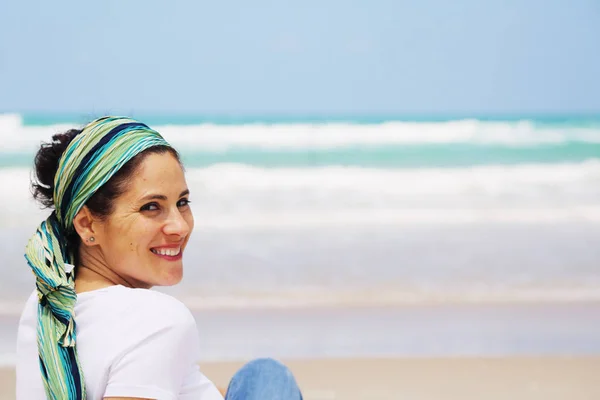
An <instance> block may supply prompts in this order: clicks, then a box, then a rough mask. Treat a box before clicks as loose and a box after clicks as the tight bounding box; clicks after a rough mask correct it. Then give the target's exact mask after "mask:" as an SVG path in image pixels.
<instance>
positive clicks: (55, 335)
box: [25, 117, 170, 400]
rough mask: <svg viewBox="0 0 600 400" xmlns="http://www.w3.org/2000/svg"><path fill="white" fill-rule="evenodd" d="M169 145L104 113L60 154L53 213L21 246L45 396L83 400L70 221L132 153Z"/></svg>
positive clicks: (138, 125) (132, 123)
mask: <svg viewBox="0 0 600 400" xmlns="http://www.w3.org/2000/svg"><path fill="white" fill-rule="evenodd" d="M155 146H169V147H170V145H169V144H168V143H167V142H166V141H165V140H164V139H163V138H162V136H161V135H160V134H159V133H158V132H156V131H154V130H152V129H150V128H149V127H148V126H146V125H144V124H142V123H140V122H137V121H135V120H133V119H130V118H125V117H104V118H100V119H97V120H95V121H93V122H91V123H90V124H88V125H87V126H85V128H83V130H82V132H81V133H80V134H78V135H77V136H75V138H74V139H73V140H72V141H71V143H69V145H68V146H67V148H66V149H65V151H64V153H63V154H62V156H61V158H60V161H59V164H58V170H57V172H56V175H55V177H54V196H53V197H54V209H55V210H54V211H53V212H52V214H51V215H50V217H48V219H46V220H45V221H43V222H42V223H41V224H40V226H39V227H38V228H37V230H36V232H35V234H34V235H33V236H32V237H31V239H29V243H28V244H27V247H26V249H25V259H26V260H27V263H28V264H29V266H30V267H31V269H32V270H33V273H34V275H35V276H36V286H37V293H38V298H39V305H38V327H37V340H38V352H39V362H40V370H41V373H42V380H43V382H44V388H45V390H46V396H47V397H48V399H52V400H71V399H77V400H83V399H85V398H86V394H85V382H84V379H83V373H82V371H81V367H80V365H79V360H78V357H77V351H76V347H75V338H76V332H75V319H74V311H73V310H74V307H75V302H76V300H77V295H76V294H75V273H74V271H73V266H72V264H74V262H75V254H76V252H77V249H73V248H68V245H67V242H68V241H67V236H68V235H69V234H71V233H73V231H74V228H73V219H74V218H75V216H76V215H77V213H78V212H79V210H81V208H82V207H83V206H84V205H85V203H86V202H87V201H88V200H89V199H90V197H92V195H93V194H94V193H95V192H96V191H97V190H98V189H99V188H100V187H101V186H102V185H104V184H105V183H106V182H107V181H108V180H109V179H110V178H111V177H112V176H113V175H114V174H115V173H116V172H117V171H119V169H120V168H121V167H122V166H123V165H125V163H127V162H128V161H129V160H131V159H132V158H133V157H134V156H136V155H137V154H139V153H141V152H143V151H144V150H146V149H148V148H150V147H155Z"/></svg>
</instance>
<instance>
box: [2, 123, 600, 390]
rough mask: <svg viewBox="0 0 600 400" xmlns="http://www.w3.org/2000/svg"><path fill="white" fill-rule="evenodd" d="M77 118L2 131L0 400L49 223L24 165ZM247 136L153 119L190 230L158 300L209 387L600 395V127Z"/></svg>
mask: <svg viewBox="0 0 600 400" xmlns="http://www.w3.org/2000/svg"><path fill="white" fill-rule="evenodd" d="M32 118H33V120H32ZM72 122H74V121H71V120H69V119H68V118H67V119H65V120H64V121H63V120H56V121H54V122H48V121H41V120H40V121H37V120H35V116H29V117H25V118H24V117H22V116H20V115H12V116H11V115H8V116H7V115H4V116H0V127H2V128H3V130H4V131H5V132H6V133H5V135H8V136H6V137H7V138H8V137H9V136H10V137H11V138H12V137H18V138H20V141H11V140H5V141H4V143H5V147H3V148H2V149H1V150H0V181H1V182H3V184H4V186H5V187H10V188H12V190H9V191H6V194H5V196H3V197H2V199H0V204H2V205H3V207H0V251H2V254H3V255H4V262H5V265H6V266H7V267H6V268H2V269H0V369H1V372H0V385H1V386H0V387H1V389H0V390H1V392H0V400H3V399H13V398H14V367H15V364H16V361H17V358H16V357H17V356H16V351H15V343H16V337H17V329H16V328H17V324H18V318H19V314H20V312H21V310H22V307H23V304H24V302H25V300H26V299H27V297H28V296H29V295H30V294H31V292H32V290H33V288H34V281H33V276H32V274H31V270H30V268H28V266H27V264H26V263H25V261H24V259H23V248H24V246H25V244H26V243H27V241H28V240H29V238H30V236H31V235H32V233H33V232H34V230H35V227H36V226H37V225H38V224H39V223H40V221H41V220H43V219H44V218H46V217H47V214H48V210H40V209H39V207H38V206H37V205H35V204H34V203H33V200H32V199H31V193H30V190H29V176H30V166H31V162H32V159H33V155H34V150H35V148H36V147H37V146H38V145H39V142H40V141H41V140H47V139H48V138H49V137H50V136H51V134H52V133H55V132H57V131H61V130H63V128H64V127H65V126H67V125H65V124H67V123H72ZM167 122H168V123H167ZM247 122H248V123H243V124H239V125H238V124H233V125H232V124H230V123H227V121H220V120H214V121H212V120H211V121H205V120H199V121H187V120H178V119H177V118H175V117H174V118H173V119H172V120H169V121H152V120H150V121H149V123H150V125H152V126H153V127H154V126H155V127H156V128H157V129H158V130H159V131H160V132H162V133H163V134H164V135H165V137H166V138H167V139H168V140H169V141H170V142H171V143H173V144H174V146H175V147H176V148H178V149H181V152H182V158H183V160H184V162H185V164H186V167H187V168H186V179H187V182H188V186H189V188H190V192H191V193H192V195H191V200H192V210H193V212H194V217H195V220H196V227H195V230H194V233H193V235H192V237H191V239H190V241H189V242H188V246H187V248H186V249H185V255H184V260H185V262H184V264H185V266H184V271H185V272H184V279H183V281H182V282H181V284H179V285H176V286H174V287H171V288H157V289H156V290H160V291H164V292H166V293H168V294H170V295H172V296H174V297H176V298H177V299H179V300H180V301H182V302H183V303H184V304H185V305H186V306H187V307H188V308H189V309H190V310H191V312H192V313H193V315H194V317H195V319H196V322H197V325H198V332H199V336H200V345H201V353H200V354H201V355H200V357H201V358H200V359H199V360H198V362H199V363H200V365H201V369H202V370H203V371H204V373H205V374H206V375H207V376H208V377H209V378H211V379H212V380H213V381H214V382H215V383H216V384H217V385H218V386H219V387H226V386H227V382H228V381H229V379H230V378H231V376H232V375H233V373H234V371H235V370H236V369H237V368H239V366H240V365H241V364H242V363H243V362H244V360H251V359H254V358H257V357H273V358H276V359H278V360H283V361H284V362H285V363H286V364H287V365H289V366H290V368H291V369H292V371H293V372H294V374H295V375H296V377H297V379H298V382H299V384H300V386H301V387H302V390H303V392H304V395H305V399H307V400H310V399H349V400H357V399H369V400H371V399H373V400H376V399H411V398H414V399H419V400H427V399H451V400H452V399H461V400H463V399H485V400H489V399H517V400H519V399H528V400H529V399H545V400H546V399H569V400H570V399H576V400H578V399H598V398H600V389H599V386H600V384H598V383H596V380H597V378H596V376H597V371H599V370H600V272H599V271H600V270H599V269H598V265H599V261H600V240H599V238H600V189H599V188H600V185H599V182H600V180H599V177H600V161H599V157H598V154H600V117H599V118H592V119H585V118H575V117H573V118H568V119H564V120H562V119H561V120H555V119H552V118H537V119H536V118H533V119H527V118H526V117H524V116H523V117H522V118H521V117H519V118H513V119H505V120H489V119H486V118H482V119H481V120H476V119H457V120H436V119H435V118H433V119H430V120H422V121H403V120H400V119H393V118H392V119H390V120H387V119H386V120H381V121H379V120H377V121H373V120H369V119H366V120H360V119H357V120H353V121H345V122H343V121H313V120H310V119H305V120H298V121H287V120H282V119H280V118H279V119H278V118H272V119H270V120H267V121H247ZM69 126H70V125H69ZM157 317H158V316H157Z"/></svg>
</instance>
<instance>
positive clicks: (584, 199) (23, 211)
mask: <svg viewBox="0 0 600 400" xmlns="http://www.w3.org/2000/svg"><path fill="white" fill-rule="evenodd" d="M29 174H30V172H29V171H28V170H26V169H22V168H20V169H0V182H2V185H3V187H4V188H5V191H4V193H5V194H4V196H2V198H1V200H0V203H1V204H2V207H0V227H23V226H29V225H31V226H34V225H35V224H36V223H37V222H38V221H39V220H40V219H41V218H42V217H43V216H44V215H46V214H47V211H44V210H40V209H39V208H38V207H37V206H36V205H35V204H34V202H33V200H31V194H30V191H29V187H28V185H29ZM187 179H188V185H189V187H190V190H191V193H192V201H193V209H194V212H195V214H196V216H197V218H199V219H200V220H202V221H203V226H214V227H219V226H221V227H238V228H243V227H244V226H247V227H257V226H263V227H269V226H280V227H281V226H297V227H301V226H315V225H319V224H322V225H343V224H349V223H357V224H364V223H367V224H368V223H386V224H389V223H391V224H394V223H474V222H501V221H513V222H518V221H521V222H535V221H539V222H552V221H567V220H574V221H585V220H587V221H594V222H597V221H598V220H599V219H600V211H599V208H600V206H599V204H600V161H597V160H591V161H587V162H582V163H565V164H550V165H537V164H532V165H514V166H478V167H469V168H444V169H400V170H390V169H376V168H359V167H348V168H346V167H321V168H276V169H269V168H257V167H251V166H246V165H237V164H220V165H214V166H211V167H207V168H197V169H190V170H189V171H188V172H187ZM7 188H10V189H9V190H6V189H7Z"/></svg>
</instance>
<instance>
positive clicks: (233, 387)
mask: <svg viewBox="0 0 600 400" xmlns="http://www.w3.org/2000/svg"><path fill="white" fill-rule="evenodd" d="M225 400H302V394H301V393H300V388H298V384H297V383H296V379H294V376H293V375H292V372H291V371H290V370H289V369H288V368H287V367H286V366H285V365H283V364H282V363H280V362H279V361H275V360H273V359H271V358H259V359H256V360H253V361H250V362H249V363H248V364H246V365H244V366H243V367H242V368H241V369H240V370H239V371H238V372H236V373H235V375H234V376H233V378H231V382H229V387H228V388H227V394H226V395H225Z"/></svg>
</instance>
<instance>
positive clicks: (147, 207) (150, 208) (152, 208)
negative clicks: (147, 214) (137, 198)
mask: <svg viewBox="0 0 600 400" xmlns="http://www.w3.org/2000/svg"><path fill="white" fill-rule="evenodd" d="M156 210H158V204H156V203H148V204H144V205H143V206H142V208H140V211H156Z"/></svg>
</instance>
